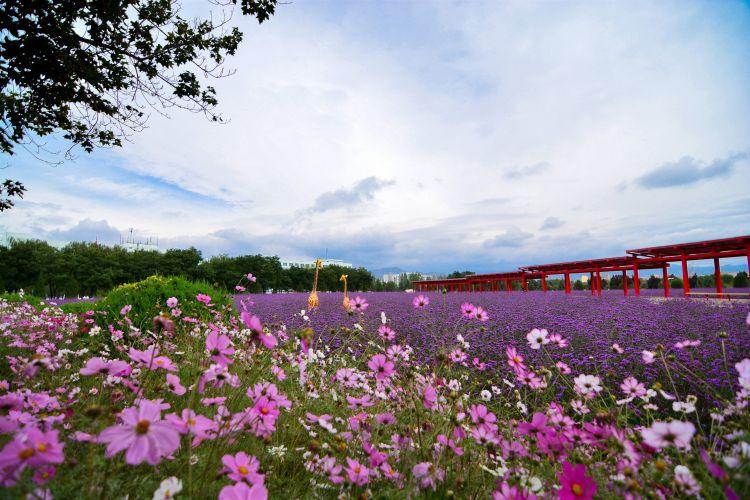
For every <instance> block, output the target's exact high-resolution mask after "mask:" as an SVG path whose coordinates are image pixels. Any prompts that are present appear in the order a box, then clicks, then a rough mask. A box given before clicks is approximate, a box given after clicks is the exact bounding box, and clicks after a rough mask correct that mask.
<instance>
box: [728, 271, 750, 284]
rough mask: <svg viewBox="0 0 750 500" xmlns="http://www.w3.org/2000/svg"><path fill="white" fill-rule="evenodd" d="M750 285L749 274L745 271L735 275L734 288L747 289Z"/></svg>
mask: <svg viewBox="0 0 750 500" xmlns="http://www.w3.org/2000/svg"><path fill="white" fill-rule="evenodd" d="M748 285H750V282H749V281H748V277H747V273H746V272H745V271H740V272H738V273H737V274H735V275H734V280H732V286H733V287H734V288H747V287H748Z"/></svg>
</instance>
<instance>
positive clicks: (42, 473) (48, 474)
mask: <svg viewBox="0 0 750 500" xmlns="http://www.w3.org/2000/svg"><path fill="white" fill-rule="evenodd" d="M56 472H57V469H55V467H54V466H53V465H44V466H42V467H39V468H38V469H37V470H35V471H34V476H33V477H32V479H33V480H34V482H35V483H36V484H39V485H42V484H47V483H49V482H50V481H51V480H52V478H54V477H55V473H56Z"/></svg>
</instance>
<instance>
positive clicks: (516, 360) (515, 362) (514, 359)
mask: <svg viewBox="0 0 750 500" xmlns="http://www.w3.org/2000/svg"><path fill="white" fill-rule="evenodd" d="M505 355H506V356H507V358H508V365H510V367H511V368H513V369H514V370H525V369H526V365H525V364H523V356H521V354H520V353H519V352H518V350H516V348H515V347H506V348H505Z"/></svg>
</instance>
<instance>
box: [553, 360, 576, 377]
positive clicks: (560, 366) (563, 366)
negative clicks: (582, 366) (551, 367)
mask: <svg viewBox="0 0 750 500" xmlns="http://www.w3.org/2000/svg"><path fill="white" fill-rule="evenodd" d="M555 366H556V367H557V369H558V370H560V373H562V374H563V375H567V374H569V373H571V372H572V370H571V369H570V367H569V366H568V365H567V363H564V362H562V361H558V362H557V363H555Z"/></svg>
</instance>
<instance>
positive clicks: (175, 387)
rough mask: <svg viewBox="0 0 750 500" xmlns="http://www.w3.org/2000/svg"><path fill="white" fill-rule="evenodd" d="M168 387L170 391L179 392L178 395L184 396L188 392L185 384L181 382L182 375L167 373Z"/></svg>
mask: <svg viewBox="0 0 750 500" xmlns="http://www.w3.org/2000/svg"><path fill="white" fill-rule="evenodd" d="M167 387H168V388H169V390H170V392H172V393H173V394H177V395H178V396H182V395H183V394H185V392H187V389H185V386H184V385H182V384H180V377H178V376H177V375H172V374H171V373H167Z"/></svg>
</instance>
